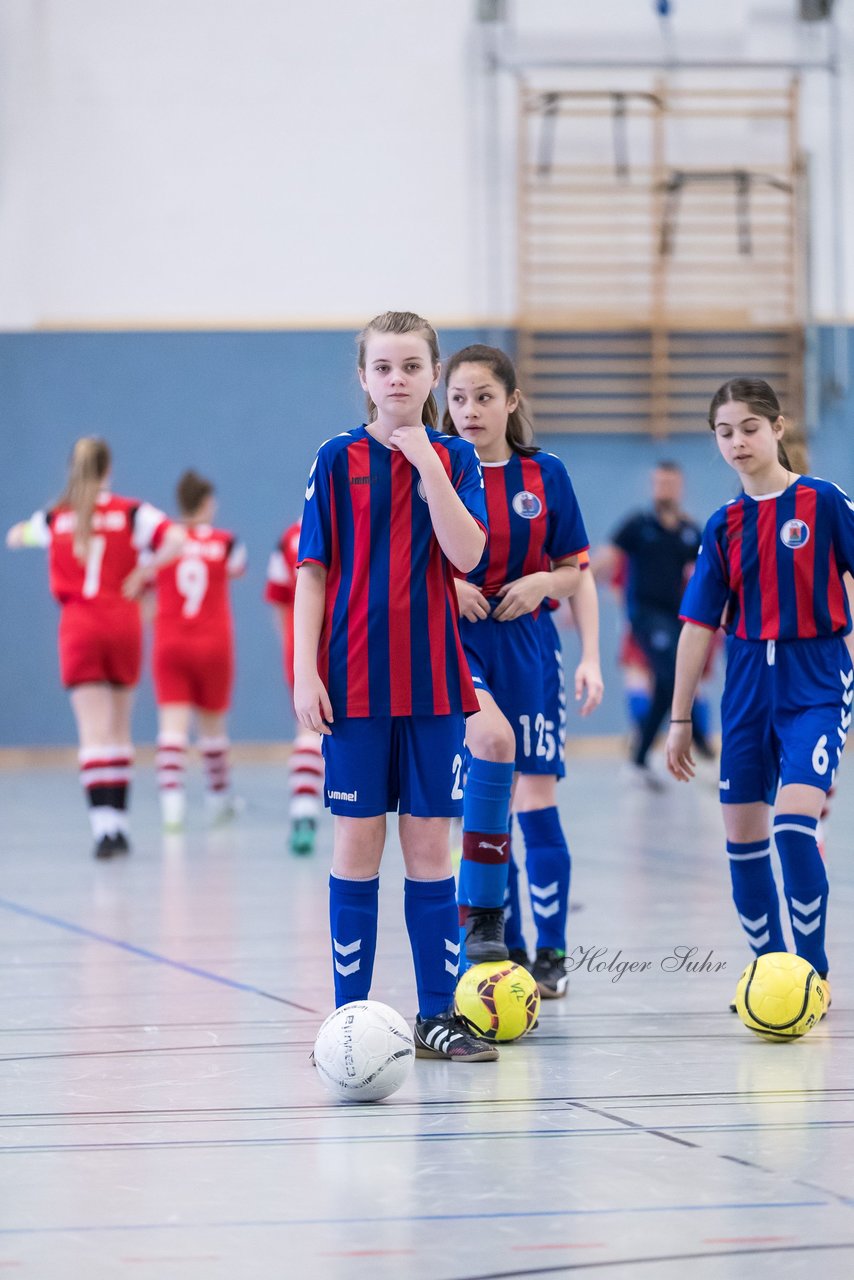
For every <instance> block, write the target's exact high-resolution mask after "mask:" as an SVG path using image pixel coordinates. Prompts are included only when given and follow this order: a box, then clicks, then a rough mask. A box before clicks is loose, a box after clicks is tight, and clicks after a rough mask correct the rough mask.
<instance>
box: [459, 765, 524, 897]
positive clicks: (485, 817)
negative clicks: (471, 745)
mask: <svg viewBox="0 0 854 1280" xmlns="http://www.w3.org/2000/svg"><path fill="white" fill-rule="evenodd" d="M512 785H513V764H512V763H506V764H505V763H503V762H499V761H497V760H480V759H479V758H478V757H476V756H475V757H473V758H472V760H471V764H470V765H469V771H468V777H467V778H466V788H465V792H464V797H463V857H462V862H461V863H460V886H459V897H460V905H461V906H464V907H492V908H495V909H499V908H502V907H503V906H504V891H505V889H506V888H507V865H508V862H509V859H510V835H509V831H510V790H511V787H512Z"/></svg>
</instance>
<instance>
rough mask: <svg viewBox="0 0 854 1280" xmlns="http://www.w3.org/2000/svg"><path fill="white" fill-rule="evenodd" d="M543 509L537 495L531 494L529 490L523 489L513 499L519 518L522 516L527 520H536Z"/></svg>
mask: <svg viewBox="0 0 854 1280" xmlns="http://www.w3.org/2000/svg"><path fill="white" fill-rule="evenodd" d="M542 509H543V504H542V503H541V502H540V500H539V498H538V497H537V495H536V494H535V493H529V491H528V490H527V489H522V491H521V492H520V493H517V494H516V495H515V496H514V498H513V510H514V511H515V512H516V515H517V516H522V517H523V519H525V520H535V519H536V518H537V516H538V515H539V514H540V512H541V511H542Z"/></svg>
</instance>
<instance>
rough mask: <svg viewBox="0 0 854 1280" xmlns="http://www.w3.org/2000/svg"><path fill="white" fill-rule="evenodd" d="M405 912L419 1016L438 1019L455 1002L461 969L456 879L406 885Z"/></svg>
mask: <svg viewBox="0 0 854 1280" xmlns="http://www.w3.org/2000/svg"><path fill="white" fill-rule="evenodd" d="M403 911H404V915H405V917H406V928H407V930H408V931H409V945H410V947H411V948H412V963H413V964H414V966H415V986H416V989H417V991H418V1014H419V1017H421V1018H434V1017H435V1016H436V1014H437V1013H442V1012H443V1011H444V1010H445V1009H447V1008H448V1007H449V1005H451V1004H452V1003H453V999H454V990H455V988H456V985H457V975H458V973H459V969H460V944H459V940H458V926H457V897H456V892H455V885H454V877H453V876H448V878H447V880H410V879H408V878H407V879H406V881H405V882H404V896H403Z"/></svg>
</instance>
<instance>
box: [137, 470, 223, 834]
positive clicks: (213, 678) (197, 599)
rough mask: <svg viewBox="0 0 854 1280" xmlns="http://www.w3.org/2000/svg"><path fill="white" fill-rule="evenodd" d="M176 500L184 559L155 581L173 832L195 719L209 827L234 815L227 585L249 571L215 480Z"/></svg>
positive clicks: (181, 486)
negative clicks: (222, 525) (225, 525)
mask: <svg viewBox="0 0 854 1280" xmlns="http://www.w3.org/2000/svg"><path fill="white" fill-rule="evenodd" d="M176 497H177V500H178V509H179V511H180V513H181V524H182V525H183V527H184V529H185V530H186V534H187V536H186V541H185V542H184V545H183V548H182V550H181V555H180V557H179V559H178V560H176V561H175V562H174V563H173V564H170V565H168V566H166V567H165V568H162V569H161V570H160V571H159V573H158V574H157V575H156V584H157V611H156V613H155V617H154V654H153V666H154V692H155V695H156V698H157V713H158V733H157V785H158V789H159V792H160V810H161V815H162V818H163V826H164V828H165V829H166V830H167V831H180V830H182V829H183V826H184V817H185V813H186V790H185V777H186V763H187V751H188V748H189V738H190V727H191V722H192V720H193V718H194V717H195V718H196V720H197V722H198V734H199V738H198V746H199V751H200V753H201V756H202V765H203V769H204V775H205V810H206V814H207V818H208V821H209V822H210V823H211V824H217V823H221V822H226V821H228V819H229V818H231V817H233V815H234V801H233V798H232V795H231V790H230V781H231V778H230V762H229V740H228V729H227V715H228V709H229V707H230V705H231V690H232V685H233V683H234V638H233V627H232V619H231V602H230V600H229V591H228V587H229V581H230V580H231V579H232V578H236V577H238V576H239V575H240V574H242V573H243V572H244V571H245V569H246V549H245V547H244V546H243V544H242V543H240V542H238V541H237V539H236V538H235V537H234V535H233V534H231V533H227V532H226V531H225V530H223V529H216V528H214V525H213V520H214V516H215V514H216V496H215V492H214V487H213V485H212V484H211V482H210V480H206V479H205V478H204V476H200V475H198V473H197V472H195V471H186V472H185V473H184V474H183V475H182V476H181V479H180V480H179V482H178V488H177V492H176Z"/></svg>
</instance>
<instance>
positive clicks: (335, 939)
mask: <svg viewBox="0 0 854 1280" xmlns="http://www.w3.org/2000/svg"><path fill="white" fill-rule="evenodd" d="M379 891H380V878H379V876H372V877H371V879H370V880H345V879H344V878H343V877H342V876H336V875H330V877H329V926H330V929H331V931H332V972H333V977H334V979H335V1007H336V1008H340V1006H341V1005H342V1004H347V1003H348V1002H349V1001H350V1000H367V998H368V994H369V992H370V990H371V979H372V978H373V974H374V956H375V955H376V950H377V913H378V910H379Z"/></svg>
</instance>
